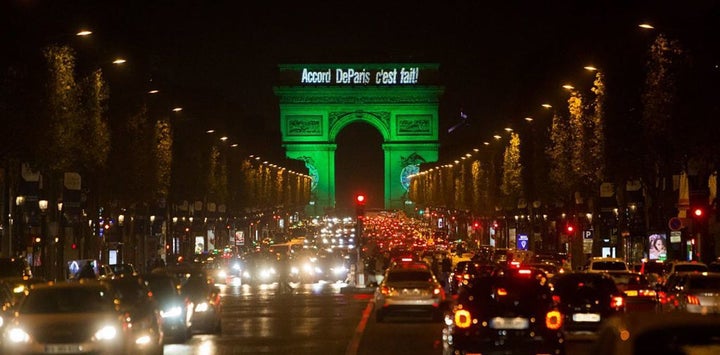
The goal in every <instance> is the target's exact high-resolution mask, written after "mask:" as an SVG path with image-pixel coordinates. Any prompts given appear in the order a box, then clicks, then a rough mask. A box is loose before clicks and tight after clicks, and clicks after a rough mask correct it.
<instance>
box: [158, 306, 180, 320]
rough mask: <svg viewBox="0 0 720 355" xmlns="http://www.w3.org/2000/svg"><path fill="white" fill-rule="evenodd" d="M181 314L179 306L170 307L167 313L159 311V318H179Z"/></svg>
mask: <svg viewBox="0 0 720 355" xmlns="http://www.w3.org/2000/svg"><path fill="white" fill-rule="evenodd" d="M181 314H182V308H180V306H175V307H170V309H168V310H167V311H165V310H161V311H160V316H161V317H163V318H175V317H180V315H181Z"/></svg>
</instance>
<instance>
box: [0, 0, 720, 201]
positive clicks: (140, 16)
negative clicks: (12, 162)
mask: <svg viewBox="0 0 720 355" xmlns="http://www.w3.org/2000/svg"><path fill="white" fill-rule="evenodd" d="M719 4H720V2H718V1H590V0H587V1H585V0H582V1H522V2H518V1H514V2H512V1H497V2H489V1H478V0H471V1H435V2H429V1H413V2H409V1H383V2H379V1H360V2H316V1H299V2H291V3H290V4H288V3H287V1H282V2H279V1H259V2H255V1H184V0H168V1H148V0H143V1H104V0H100V1H98V0H92V1H85V0H80V1H77V0H72V1H70V0H52V1H50V0H47V1H38V0H34V1H33V0H5V1H3V2H2V5H0V26H2V35H0V36H1V38H2V48H3V49H4V50H3V52H4V53H7V54H4V55H3V58H2V59H0V63H2V64H3V65H4V64H5V62H6V61H7V62H9V63H12V62H13V61H17V60H20V61H22V60H24V57H25V56H30V55H33V54H32V53H34V52H33V51H35V52H37V51H38V48H40V47H41V44H42V43H47V42H48V41H51V40H60V41H63V40H66V41H75V40H76V39H73V38H72V37H71V36H68V34H72V33H74V32H75V31H76V30H77V29H79V28H81V27H86V28H90V29H92V30H93V31H94V32H95V35H94V37H93V39H92V40H93V44H92V46H91V47H90V48H88V46H87V45H86V44H82V47H80V46H81V45H77V46H78V48H79V49H80V50H79V53H80V56H81V57H83V56H84V57H83V58H86V59H85V60H89V59H87V58H93V59H92V60H97V61H100V58H103V56H111V55H115V54H116V53H117V54H121V55H123V56H126V57H127V58H128V60H129V63H132V65H131V66H130V68H131V69H132V70H131V72H132V75H131V77H132V79H129V78H127V77H124V78H123V79H117V80H118V81H117V82H113V80H112V79H113V78H114V77H112V76H110V75H109V78H110V79H111V80H109V82H110V86H111V90H113V92H115V93H117V92H121V91H123V90H125V89H126V87H125V86H123V85H125V83H127V82H128V81H130V80H136V84H134V85H130V84H128V85H130V87H132V88H133V90H138V91H141V90H140V89H138V88H141V87H142V85H143V84H145V85H148V84H147V82H148V81H149V80H150V79H152V85H154V86H158V87H160V88H162V89H161V90H163V91H162V92H163V93H164V94H166V95H168V101H169V102H172V103H174V104H177V105H180V106H182V107H183V108H184V112H183V115H186V116H188V117H191V118H192V120H193V122H195V123H196V124H198V126H202V125H205V126H206V127H207V128H216V129H219V130H223V131H225V132H227V134H228V135H229V136H230V137H231V139H233V140H236V141H238V142H239V143H240V144H241V145H242V146H243V147H244V148H246V149H247V151H248V152H249V153H256V154H260V155H263V156H267V157H268V158H269V159H270V160H276V161H280V160H281V159H282V158H283V156H284V155H283V149H282V147H281V144H280V131H279V113H278V105H277V99H276V98H275V96H274V94H273V91H272V87H273V85H274V84H275V80H276V71H277V66H278V64H281V63H363V62H380V63H385V62H430V63H439V64H440V70H441V73H442V81H443V83H444V86H445V94H444V96H443V97H442V98H441V102H440V124H441V126H440V137H441V148H440V149H441V151H440V154H441V161H444V162H447V161H450V160H453V159H455V158H456V157H457V156H458V155H460V154H462V153H465V152H468V151H469V150H471V149H472V148H473V147H476V146H478V145H479V144H480V143H481V142H482V141H484V140H487V139H488V138H489V137H491V136H492V134H493V133H495V132H498V131H500V130H502V128H503V127H506V126H508V125H510V126H512V125H520V124H523V120H522V119H523V118H524V117H526V116H534V115H537V114H538V111H539V108H540V106H539V105H540V104H542V103H544V102H551V103H561V97H562V96H560V95H562V90H561V89H560V86H561V85H562V84H563V83H564V82H568V81H569V82H577V83H581V84H583V83H585V85H589V81H587V80H589V79H587V78H588V76H587V72H585V71H584V70H583V69H582V67H583V66H584V65H587V64H590V63H592V64H595V65H597V66H602V63H603V61H604V60H607V59H608V58H609V57H612V56H613V55H615V53H628V51H627V50H623V49H624V48H625V49H626V48H627V47H628V46H638V47H642V46H643V45H647V43H649V42H648V41H649V39H648V38H649V37H648V35H647V34H646V33H642V31H641V30H640V29H639V28H638V27H637V25H638V24H639V23H642V22H650V23H653V24H654V25H656V26H657V27H658V28H663V29H666V30H667V31H669V32H673V33H676V34H678V36H684V37H685V38H687V39H688V43H689V45H691V46H695V48H697V50H703V51H709V52H713V51H714V53H713V54H712V55H716V54H717V51H718V50H717V48H714V47H718V43H720V42H718V37H719V36H718V31H719V30H718V28H717V26H718V19H719V16H718V13H720V5H719ZM643 41H644V42H643ZM642 52H643V49H640V50H638V53H640V54H642ZM35 55H37V54H35ZM715 58H717V57H715ZM583 80H586V81H585V82H583ZM461 110H462V111H464V112H465V113H466V114H467V115H468V117H469V118H468V119H469V122H470V125H469V126H463V127H461V128H459V129H457V130H455V131H454V132H452V133H448V132H447V130H448V128H449V127H451V126H453V125H455V124H456V123H457V122H458V119H459V113H460V111H461ZM199 129H200V128H199ZM378 137H379V135H378V134H377V133H376V132H373V131H372V130H369V129H364V127H358V128H355V127H354V126H353V127H348V128H347V129H346V130H345V131H344V132H342V135H341V136H340V140H339V143H341V144H342V142H343V141H349V142H354V144H358V142H360V144H361V145H360V146H359V147H360V149H343V150H341V149H340V148H339V151H338V154H339V155H340V156H342V157H343V159H348V160H351V161H355V162H358V164H368V165H370V166H371V168H372V169H375V168H376V167H378V166H379V167H382V163H377V164H375V163H373V162H372V161H373V159H374V158H370V159H368V158H367V157H375V156H381V155H379V154H380V153H379V152H381V149H380V147H379V146H378V143H377V142H378V140H380V138H378ZM363 142H368V143H367V144H366V145H365V146H363V145H362V144H363ZM371 145H372V146H371ZM354 154H360V155H359V156H355V155H354ZM363 157H365V158H363ZM339 165H340V166H343V164H339ZM345 165H347V164H345ZM356 168H358V169H357V171H360V170H364V169H362V168H363V166H356ZM372 169H370V170H372ZM348 170H352V169H344V170H342V171H340V172H339V173H338V174H339V175H338V184H339V187H342V188H344V189H345V188H346V189H353V188H363V189H368V190H369V191H375V192H373V193H370V195H371V196H372V195H373V194H374V193H380V195H379V196H381V190H382V187H381V184H382V182H381V180H380V181H377V182H376V183H367V181H372V180H373V179H377V176H378V174H374V175H373V174H372V173H368V176H363V177H361V178H357V176H358V174H357V171H355V172H353V171H348ZM346 174H347V175H346ZM352 176H355V179H358V180H360V182H358V181H355V182H351V180H352V178H351V177H352ZM344 179H349V180H344ZM380 179H381V175H380ZM341 180H343V181H344V182H343V183H341V182H340V181H341ZM353 181H354V180H353ZM343 186H344V187H343ZM358 186H359V187H358ZM348 191H349V190H348ZM348 193H349V192H346V193H345V194H348ZM341 195H342V193H341V191H338V199H340V198H344V197H342V196H341ZM372 200H373V199H372V197H371V200H370V201H372Z"/></svg>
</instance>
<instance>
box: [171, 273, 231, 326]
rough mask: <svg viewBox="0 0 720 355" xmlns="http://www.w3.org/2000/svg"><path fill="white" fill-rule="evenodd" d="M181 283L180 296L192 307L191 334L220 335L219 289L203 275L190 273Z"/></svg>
mask: <svg viewBox="0 0 720 355" xmlns="http://www.w3.org/2000/svg"><path fill="white" fill-rule="evenodd" d="M181 282H182V286H181V287H180V292H181V294H182V295H183V296H185V297H187V298H188V299H189V300H190V301H191V302H192V303H193V305H194V308H193V314H192V316H191V318H190V321H191V323H192V326H191V330H192V332H193V333H216V334H220V332H221V329H222V328H221V322H220V318H221V315H222V302H221V299H220V289H219V288H218V287H217V286H215V285H214V283H213V282H212V280H210V279H208V278H207V277H206V276H205V274H203V273H194V274H193V273H190V274H188V277H186V278H185V279H184V280H181Z"/></svg>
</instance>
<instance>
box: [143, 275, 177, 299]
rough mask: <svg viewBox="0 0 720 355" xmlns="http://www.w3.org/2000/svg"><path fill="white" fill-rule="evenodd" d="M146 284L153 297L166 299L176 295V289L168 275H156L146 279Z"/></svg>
mask: <svg viewBox="0 0 720 355" xmlns="http://www.w3.org/2000/svg"><path fill="white" fill-rule="evenodd" d="M147 285H148V288H149V289H150V291H151V292H152V293H153V297H155V298H156V299H158V300H163V299H167V298H169V297H172V296H176V295H177V291H176V290H177V289H176V288H175V285H174V283H173V280H172V279H171V278H169V277H156V278H150V279H148V280H147Z"/></svg>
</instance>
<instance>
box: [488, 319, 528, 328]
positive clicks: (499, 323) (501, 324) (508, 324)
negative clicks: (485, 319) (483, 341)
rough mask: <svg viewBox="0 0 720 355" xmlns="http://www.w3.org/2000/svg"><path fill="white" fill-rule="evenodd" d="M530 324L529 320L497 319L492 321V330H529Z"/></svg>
mask: <svg viewBox="0 0 720 355" xmlns="http://www.w3.org/2000/svg"><path fill="white" fill-rule="evenodd" d="M529 325H530V322H529V321H528V320H527V318H520V317H515V318H503V317H495V318H493V319H491V320H490V328H492V329H527V328H528V326H529Z"/></svg>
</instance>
